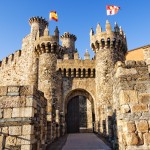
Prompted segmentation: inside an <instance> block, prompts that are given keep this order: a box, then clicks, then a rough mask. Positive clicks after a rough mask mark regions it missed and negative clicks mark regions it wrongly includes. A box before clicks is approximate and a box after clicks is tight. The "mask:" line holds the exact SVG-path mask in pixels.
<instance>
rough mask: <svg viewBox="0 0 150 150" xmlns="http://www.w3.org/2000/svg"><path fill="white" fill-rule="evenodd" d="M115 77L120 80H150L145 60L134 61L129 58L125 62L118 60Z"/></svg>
mask: <svg viewBox="0 0 150 150" xmlns="http://www.w3.org/2000/svg"><path fill="white" fill-rule="evenodd" d="M115 72H116V74H115V77H117V78H120V80H123V81H125V79H126V80H129V81H130V80H134V81H136V80H138V81H146V80H149V71H148V66H147V64H146V62H145V61H133V60H128V61H125V62H124V63H123V62H121V61H118V62H117V63H116V65H115Z"/></svg>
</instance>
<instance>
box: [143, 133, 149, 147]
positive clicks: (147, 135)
mask: <svg viewBox="0 0 150 150" xmlns="http://www.w3.org/2000/svg"><path fill="white" fill-rule="evenodd" d="M144 144H146V145H150V133H145V134H144Z"/></svg>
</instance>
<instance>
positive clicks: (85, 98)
mask: <svg viewBox="0 0 150 150" xmlns="http://www.w3.org/2000/svg"><path fill="white" fill-rule="evenodd" d="M64 105H65V106H64V107H65V120H66V125H67V132H68V133H74V132H93V131H94V126H93V123H94V122H95V108H94V99H93V97H92V95H91V94H90V93H89V92H88V91H87V90H84V89H80V88H77V89H74V90H71V91H70V92H69V93H68V94H67V96H66V98H65V104H64ZM75 107H76V108H77V109H75ZM72 114H73V115H72ZM73 118H77V119H73ZM72 124H73V126H72ZM76 124H77V126H78V127H77V126H76ZM73 128H75V130H74V129H73ZM70 131H71V132H70Z"/></svg>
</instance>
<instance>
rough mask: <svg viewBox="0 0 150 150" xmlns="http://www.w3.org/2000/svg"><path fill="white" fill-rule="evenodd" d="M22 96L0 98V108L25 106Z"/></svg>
mask: <svg viewBox="0 0 150 150" xmlns="http://www.w3.org/2000/svg"><path fill="white" fill-rule="evenodd" d="M25 102H26V101H25V97H24V96H2V97H0V108H13V107H23V106H25Z"/></svg>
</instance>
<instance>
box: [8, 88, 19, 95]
mask: <svg viewBox="0 0 150 150" xmlns="http://www.w3.org/2000/svg"><path fill="white" fill-rule="evenodd" d="M7 95H10V96H12V95H13V96H14V95H16V96H19V87H17V86H9V87H8V91H7Z"/></svg>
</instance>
